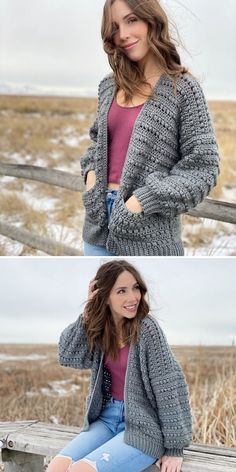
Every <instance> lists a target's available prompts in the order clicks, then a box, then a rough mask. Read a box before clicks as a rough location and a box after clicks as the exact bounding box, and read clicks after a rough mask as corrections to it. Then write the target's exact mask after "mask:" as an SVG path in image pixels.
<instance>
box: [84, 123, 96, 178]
mask: <svg viewBox="0 0 236 472" xmlns="http://www.w3.org/2000/svg"><path fill="white" fill-rule="evenodd" d="M97 134H98V116H97V115H96V119H95V121H94V123H93V124H92V126H91V127H90V129H89V136H90V139H91V140H92V144H90V146H89V147H88V149H87V151H86V152H85V154H83V156H81V158H80V166H81V175H82V177H83V178H84V183H86V178H87V173H88V172H89V171H90V170H94V168H95V165H94V155H95V152H96V146H97Z"/></svg>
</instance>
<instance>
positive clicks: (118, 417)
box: [57, 398, 159, 472]
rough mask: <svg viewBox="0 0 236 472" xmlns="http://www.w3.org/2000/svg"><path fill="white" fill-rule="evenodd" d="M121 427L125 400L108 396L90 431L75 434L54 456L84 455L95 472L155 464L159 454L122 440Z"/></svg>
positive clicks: (130, 471)
mask: <svg viewBox="0 0 236 472" xmlns="http://www.w3.org/2000/svg"><path fill="white" fill-rule="evenodd" d="M124 430H125V417H124V401H123V400H115V399H114V398H111V399H110V400H109V401H108V402H107V404H106V405H105V408H104V409H103V410H102V411H101V413H100V416H99V418H98V419H97V420H96V421H94V422H93V423H91V424H90V427H89V431H83V432H81V433H80V434H79V435H78V436H76V437H75V438H74V439H73V440H72V441H71V442H70V443H69V444H68V445H67V446H65V448H64V449H62V451H60V452H59V454H58V455H57V457H58V456H66V457H70V458H71V459H72V463H75V462H77V461H79V460H80V459H83V461H85V462H87V463H89V464H90V465H91V466H92V467H93V468H94V470H95V471H97V472H108V471H109V472H111V471H112V472H120V471H121V470H124V471H125V472H141V471H143V470H145V469H146V468H147V467H148V466H150V465H151V464H154V463H155V462H156V461H157V460H158V458H155V457H151V456H149V455H147V454H145V453H144V452H142V451H140V450H139V449H136V448H135V447H133V446H130V445H129V444H126V443H125V442H124V440H123V438H124ZM158 470H159V469H158V468H157V471H158Z"/></svg>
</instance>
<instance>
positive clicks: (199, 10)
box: [0, 0, 236, 99]
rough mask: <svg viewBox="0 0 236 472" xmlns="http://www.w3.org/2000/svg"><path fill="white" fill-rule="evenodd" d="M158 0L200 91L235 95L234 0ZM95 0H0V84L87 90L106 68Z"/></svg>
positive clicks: (93, 87)
mask: <svg viewBox="0 0 236 472" xmlns="http://www.w3.org/2000/svg"><path fill="white" fill-rule="evenodd" d="M161 4H162V5H163V6H164V7H165V8H166V11H167V13H168V16H169V18H170V20H171V21H174V22H175V23H176V24H177V27H178V30H179V33H180V36H181V38H182V40H183V43H184V45H185V47H186V48H187V50H188V54H186V53H185V52H181V50H180V52H181V57H182V62H183V63H185V64H186V65H187V66H188V67H190V68H191V70H192V72H193V73H194V74H195V75H197V77H199V79H200V80H201V81H202V82H201V83H202V86H203V89H204V92H205V94H206V96H207V98H208V99H210V98H228V99H232V98H233V99H236V87H235V83H236V61H235V51H236V1H235V0H225V1H224V2H223V3H222V1H220V0H162V1H161ZM103 5H104V0H86V1H85V2H84V1H82V0H40V1H39V2H37V1H32V0H0V11H1V16H0V69H1V70H0V77H1V78H0V86H1V84H3V83H11V84H18V85H22V86H23V85H33V86H39V87H47V88H50V89H52V90H56V89H57V88H60V89H61V90H67V91H68V90H69V89H70V90H71V93H73V91H74V93H78V92H79V93H80V92H81V91H82V89H83V93H84V92H86V94H87V95H94V94H95V93H96V90H97V85H98V82H99V80H100V79H101V78H102V77H103V76H104V75H105V74H106V73H108V72H110V67H109V64H108V61H107V57H106V54H105V53H104V51H103V49H102V42H101V38H100V24H101V16H102V8H103ZM0 89H1V87H0Z"/></svg>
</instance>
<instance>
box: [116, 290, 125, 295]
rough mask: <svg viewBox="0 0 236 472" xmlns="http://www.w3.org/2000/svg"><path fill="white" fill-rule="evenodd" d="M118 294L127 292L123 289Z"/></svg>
mask: <svg viewBox="0 0 236 472" xmlns="http://www.w3.org/2000/svg"><path fill="white" fill-rule="evenodd" d="M117 293H118V294H120V293H125V291H124V290H123V289H121V290H118V292H117Z"/></svg>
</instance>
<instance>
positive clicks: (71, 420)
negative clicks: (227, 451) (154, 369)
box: [0, 344, 236, 447]
mask: <svg viewBox="0 0 236 472" xmlns="http://www.w3.org/2000/svg"><path fill="white" fill-rule="evenodd" d="M173 351H174V353H175V355H176V357H177V359H178V360H179V362H180V363H181V365H182V367H183V370H184V372H185V375H186V379H187V382H188V385H189V390H190V398H191V407H192V413H193V425H194V442H197V443H208V444H215V445H225V446H229V447H232V446H234V447H235V445H236V431H235V425H236V348H235V347H204V346H196V347H194V346H186V347H173ZM3 354H5V355H7V356H16V358H15V359H14V358H13V359H12V360H10V359H8V360H7V359H5V360H4V359H3V357H2V355H3ZM32 354H34V355H35V354H37V355H39V356H45V358H43V359H41V360H40V359H39V360H29V359H25V360H20V358H19V356H29V355H32ZM0 378H1V385H0V404H1V410H0V421H14V420H32V419H36V420H40V421H45V422H58V423H62V424H67V425H81V424H82V420H83V414H84V401H85V397H86V395H87V391H88V386H89V379H90V371H88V370H86V371H81V370H74V369H70V368H65V367H60V366H59V365H58V363H57V348H56V346H54V345H5V344H0Z"/></svg>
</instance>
